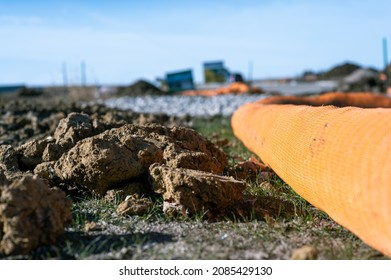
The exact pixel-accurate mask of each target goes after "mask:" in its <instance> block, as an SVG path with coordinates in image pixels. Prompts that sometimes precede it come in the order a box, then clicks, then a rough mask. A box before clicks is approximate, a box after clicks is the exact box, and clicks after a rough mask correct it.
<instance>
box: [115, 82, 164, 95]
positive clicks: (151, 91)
mask: <svg viewBox="0 0 391 280" xmlns="http://www.w3.org/2000/svg"><path fill="white" fill-rule="evenodd" d="M162 94H165V92H164V91H162V90H161V89H159V88H157V87H156V86H154V85H153V84H151V83H148V82H147V81H144V80H139V81H137V82H135V83H134V84H131V85H130V86H127V87H118V89H117V93H116V94H115V95H116V96H143V95H162Z"/></svg>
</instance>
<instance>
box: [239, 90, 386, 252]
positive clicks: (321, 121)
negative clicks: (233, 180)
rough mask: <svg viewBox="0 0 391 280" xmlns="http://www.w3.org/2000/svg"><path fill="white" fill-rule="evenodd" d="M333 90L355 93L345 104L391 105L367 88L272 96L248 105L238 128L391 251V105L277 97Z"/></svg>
mask: <svg viewBox="0 0 391 280" xmlns="http://www.w3.org/2000/svg"><path fill="white" fill-rule="evenodd" d="M333 96H338V98H339V99H340V100H345V101H346V100H349V103H344V102H345V101H344V102H340V103H338V104H340V105H341V106H342V105H349V104H355V105H357V104H361V106H363V107H365V106H367V107H377V106H379V104H382V105H384V107H391V100H390V99H389V98H387V97H385V96H377V95H373V94H364V93H360V94H357V95H354V94H341V93H338V94H336V93H332V94H329V95H324V96H319V98H304V100H303V99H302V98H299V97H296V98H294V97H288V98H287V97H280V98H278V97H271V98H266V99H263V100H260V101H258V102H255V103H250V104H246V105H243V106H241V107H240V108H239V109H238V110H237V111H236V112H235V113H234V115H233V116H232V128H233V130H234V134H235V135H236V136H237V137H238V138H239V139H240V140H241V141H242V142H243V143H244V144H245V145H246V146H247V148H248V149H250V150H251V151H253V152H255V153H256V154H257V155H258V156H259V157H260V158H261V159H262V161H263V162H264V163H266V164H267V165H269V166H270V167H271V168H272V169H273V170H274V171H275V172H276V173H277V174H278V176H280V177H281V179H283V180H284V181H285V182H286V183H288V184H289V185H290V186H291V187H292V188H293V189H294V190H295V191H296V192H297V193H298V194H299V195H301V196H302V197H303V198H304V199H306V200H307V201H309V202H310V203H311V204H313V205H314V206H316V207H318V208H320V209H322V210H323V211H325V212H326V213H327V214H328V215H329V216H330V217H331V218H332V219H334V220H335V221H336V222H338V223H339V224H341V225H342V226H344V227H346V228H347V229H349V230H350V231H352V232H353V233H354V234H356V235H357V236H358V237H359V238H361V239H362V240H363V241H364V242H365V243H367V244H368V245H370V246H372V247H374V248H375V249H377V250H379V251H381V252H382V253H384V254H386V255H387V256H391V152H390V151H391V110H390V109H385V108H373V109H362V108H357V107H344V108H337V107H334V106H321V107H313V106H307V105H288V104H286V105H281V104H279V105H276V104H272V103H286V102H285V101H286V100H287V99H290V100H291V102H292V103H294V104H300V100H299V99H302V100H301V102H302V101H304V103H305V102H307V103H306V104H316V105H322V104H333V102H332V99H333V98H332V97H333ZM338 98H337V99H338ZM283 99H284V100H283ZM325 100H327V102H326V103H322V102H325ZM370 100H375V102H380V101H381V102H380V103H376V104H375V105H373V104H372V105H371V104H370ZM309 101H311V102H314V103H308V102H309ZM316 102H318V103H316ZM338 102H339V101H338ZM352 102H353V103H352ZM266 104H267V105H266Z"/></svg>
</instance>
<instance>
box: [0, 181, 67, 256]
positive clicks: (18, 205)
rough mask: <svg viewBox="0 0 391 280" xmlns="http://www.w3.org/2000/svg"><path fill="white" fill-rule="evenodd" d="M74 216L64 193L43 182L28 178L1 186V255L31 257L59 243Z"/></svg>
mask: <svg viewBox="0 0 391 280" xmlns="http://www.w3.org/2000/svg"><path fill="white" fill-rule="evenodd" d="M71 217H72V216H71V202H70V200H69V199H67V198H66V197H65V194H64V192H62V191H61V190H58V189H50V188H49V186H48V185H47V183H46V182H45V181H43V180H42V179H39V178H36V177H32V176H25V177H24V178H23V179H21V180H16V181H13V182H12V183H11V184H9V185H3V186H0V253H2V254H5V255H10V254H27V253H28V252H29V251H30V250H32V249H33V248H36V247H38V246H40V245H45V244H52V243H54V242H56V240H57V238H58V237H59V236H60V235H62V234H63V233H64V228H65V226H66V225H67V224H68V223H69V222H70V221H71Z"/></svg>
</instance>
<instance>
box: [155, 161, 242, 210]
mask: <svg viewBox="0 0 391 280" xmlns="http://www.w3.org/2000/svg"><path fill="white" fill-rule="evenodd" d="M150 176H151V181H152V184H153V188H154V190H155V192H157V193H159V194H162V195H163V199H164V201H165V202H167V203H166V206H169V205H171V206H172V207H169V208H176V209H179V211H180V212H181V213H184V212H185V213H188V214H190V215H194V214H204V213H207V215H213V216H215V215H218V214H220V213H223V212H224V209H225V208H226V207H228V206H230V205H232V204H234V203H235V202H236V201H238V200H240V199H241V198H242V192H243V190H244V189H245V188H246V184H245V183H244V182H242V181H238V180H235V179H233V178H232V177H225V176H220V175H216V174H213V173H208V172H203V171H198V170H192V169H185V168H173V167H169V166H166V165H159V164H153V165H151V167H150ZM169 208H167V207H166V209H165V210H166V212H167V211H170V210H169ZM181 213H179V214H181Z"/></svg>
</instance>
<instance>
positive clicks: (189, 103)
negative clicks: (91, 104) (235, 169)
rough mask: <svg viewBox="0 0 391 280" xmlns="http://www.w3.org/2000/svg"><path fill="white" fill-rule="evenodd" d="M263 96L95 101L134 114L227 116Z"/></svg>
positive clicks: (160, 97) (176, 97)
mask: <svg viewBox="0 0 391 280" xmlns="http://www.w3.org/2000/svg"><path fill="white" fill-rule="evenodd" d="M264 97H265V95H262V96H260V95H221V96H212V97H205V96H138V97H119V98H111V99H107V100H102V101H99V103H101V104H104V105H106V106H108V107H110V108H116V109H122V110H131V111H133V112H138V113H152V114H167V115H171V116H179V117H182V116H192V117H213V116H230V115H231V114H232V113H233V112H234V111H235V110H236V109H237V108H238V107H239V106H241V105H243V104H245V103H248V102H254V101H257V100H259V99H262V98H264Z"/></svg>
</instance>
